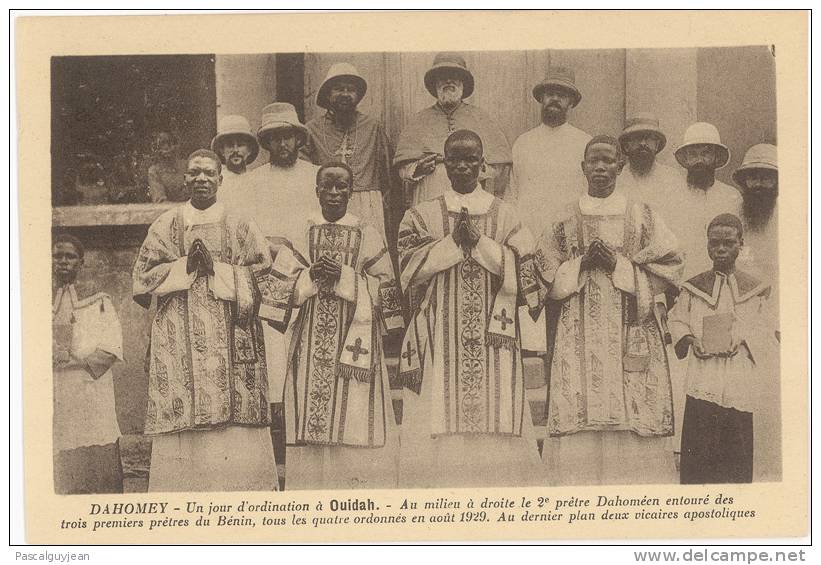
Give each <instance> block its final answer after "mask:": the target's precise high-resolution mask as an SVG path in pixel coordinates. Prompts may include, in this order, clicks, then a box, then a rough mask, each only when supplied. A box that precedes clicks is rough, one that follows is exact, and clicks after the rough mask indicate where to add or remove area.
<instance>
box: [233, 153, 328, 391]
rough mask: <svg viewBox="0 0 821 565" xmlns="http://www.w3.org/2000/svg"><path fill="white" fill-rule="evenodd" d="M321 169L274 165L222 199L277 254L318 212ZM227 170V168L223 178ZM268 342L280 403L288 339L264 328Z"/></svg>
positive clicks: (272, 383)
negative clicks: (254, 226) (253, 225)
mask: <svg viewBox="0 0 821 565" xmlns="http://www.w3.org/2000/svg"><path fill="white" fill-rule="evenodd" d="M317 170H319V167H317V166H316V165H312V164H311V163H308V162H307V161H303V160H302V159H297V160H296V163H294V165H293V166H291V167H287V168H286V167H278V166H274V165H272V164H270V163H266V164H264V165H261V166H259V167H257V168H255V169H253V170H251V171H248V172H246V173H245V174H243V175H235V176H237V180H236V181H235V182H234V183H232V184H231V186H230V188H229V187H226V186H225V180H223V186H222V187H221V188H220V193H219V198H220V202H222V203H223V204H224V205H225V207H226V209H227V210H230V211H234V212H236V213H237V214H239V215H240V216H242V217H244V218H248V219H251V220H254V221H255V222H256V223H257V225H258V226H259V229H260V230H262V233H263V234H265V237H266V238H267V239H268V241H269V242H270V243H271V245H272V249H273V251H276V250H277V249H278V248H279V247H280V245H282V243H283V241H284V240H287V241H293V240H297V239H299V237H300V235H301V234H302V231H303V229H304V228H305V217H306V214H310V213H313V212H315V211H317V210H318V205H317V200H316V194H315V193H314V190H315V187H316V172H317ZM225 174H226V169H225V168H223V176H225ZM262 331H263V336H264V338H265V358H266V361H267V366H268V393H269V394H270V401H271V402H280V401H281V400H282V394H283V391H284V389H285V368H286V362H287V358H288V338H287V336H285V335H283V334H282V333H280V332H277V331H276V330H274V329H273V328H271V327H270V326H269V325H268V324H263V326H262Z"/></svg>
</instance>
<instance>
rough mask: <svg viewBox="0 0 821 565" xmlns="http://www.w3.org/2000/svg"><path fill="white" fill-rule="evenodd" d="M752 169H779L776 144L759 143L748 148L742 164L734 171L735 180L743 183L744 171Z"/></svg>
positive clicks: (737, 182) (739, 183)
mask: <svg viewBox="0 0 821 565" xmlns="http://www.w3.org/2000/svg"><path fill="white" fill-rule="evenodd" d="M751 169H769V170H771V171H778V154H777V150H776V148H775V145H771V144H769V143H759V144H758V145H753V146H752V147H750V148H749V149H747V152H746V153H745V154H744V161H742V163H741V166H740V167H738V168H737V169H736V170H735V171H734V172H733V181H734V182H735V183H736V184H738V185H741V184H742V183H743V180H744V178H743V177H744V173H745V172H746V171H749V170H751Z"/></svg>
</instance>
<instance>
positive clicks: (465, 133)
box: [445, 129, 485, 155]
mask: <svg viewBox="0 0 821 565" xmlns="http://www.w3.org/2000/svg"><path fill="white" fill-rule="evenodd" d="M460 142H461V143H475V144H476V145H478V146H479V151H480V152H481V153H482V154H484V152H485V148H484V146H483V145H482V138H481V137H479V134H478V133H476V132H475V131H471V130H469V129H458V130H456V131H455V132H453V133H452V134H450V135H449V136H448V138H447V139H446V140H445V155H447V154H448V152H449V150H450V148H451V147H452V146H453V145H454V144H456V143H460Z"/></svg>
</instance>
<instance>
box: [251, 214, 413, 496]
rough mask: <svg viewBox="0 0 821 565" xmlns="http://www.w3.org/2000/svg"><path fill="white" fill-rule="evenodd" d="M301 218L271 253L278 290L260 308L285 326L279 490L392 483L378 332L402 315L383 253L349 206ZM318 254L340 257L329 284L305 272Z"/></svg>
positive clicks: (391, 428)
mask: <svg viewBox="0 0 821 565" xmlns="http://www.w3.org/2000/svg"><path fill="white" fill-rule="evenodd" d="M303 226H304V227H303V230H302V237H300V238H299V239H298V240H296V241H294V242H293V247H287V246H286V247H283V248H281V249H280V251H279V253H278V254H277V257H276V260H275V262H274V269H273V277H274V279H275V281H276V282H275V283H274V286H275V287H276V290H275V292H274V294H273V295H272V296H270V297H267V298H266V297H263V305H262V307H261V312H263V311H268V312H272V313H273V316H274V318H276V319H278V320H279V321H280V323H279V324H278V328H279V329H280V330H281V329H284V328H285V327H289V326H290V329H289V330H288V335H289V336H290V340H291V341H290V347H289V353H288V370H287V374H286V380H285V395H284V402H285V430H286V441H287V445H288V448H287V452H286V467H287V470H286V488H288V489H318V488H357V487H359V488H391V487H395V486H396V453H397V449H398V433H397V430H396V420H395V419H394V415H393V408H392V404H391V397H390V385H389V383H388V372H387V369H386V367H385V359H384V354H383V351H382V334H383V333H384V332H386V331H389V330H393V329H399V328H401V327H402V325H403V322H402V312H401V301H400V300H399V290H398V288H397V287H396V283H395V280H394V274H393V267H392V265H391V261H390V255H388V252H387V248H386V246H385V243H384V240H383V238H382V236H381V235H380V233H379V232H378V231H377V230H376V229H375V228H373V227H371V226H370V225H366V224H363V223H362V221H361V220H360V219H359V218H358V217H356V216H355V215H353V214H351V213H348V214H346V215H345V216H344V217H343V218H341V219H340V220H338V221H336V222H328V221H326V220H325V219H324V218H323V217H322V214H321V212H320V213H314V214H312V215H310V216H309V217H308V219H307V221H306V220H304V219H303ZM321 256H329V257H331V258H333V259H335V260H337V261H339V262H341V263H342V265H343V266H342V274H341V276H340V279H339V281H337V282H336V283H335V284H334V285H333V287H323V286H322V283H321V282H320V283H319V284H318V283H317V282H314V281H313V280H311V277H310V273H309V269H308V267H309V265H310V264H312V263H314V262H316V261H317V260H318V259H319V258H320V257H321ZM297 307H298V308H299V314H298V316H297V317H296V320H295V321H294V322H293V323H291V319H292V316H293V313H294V309H295V308H297Z"/></svg>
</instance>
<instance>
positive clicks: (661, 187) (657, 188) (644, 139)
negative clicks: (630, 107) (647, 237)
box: [616, 112, 680, 223]
mask: <svg viewBox="0 0 821 565" xmlns="http://www.w3.org/2000/svg"><path fill="white" fill-rule="evenodd" d="M619 145H620V146H621V150H622V152H623V154H624V155H626V156H627V165H628V166H627V167H626V169H625V170H624V171H623V172H622V174H621V175H620V176H619V180H618V186H617V187H616V190H619V191H621V192H623V193H624V195H625V196H626V197H628V198H632V199H635V200H640V201H642V202H646V203H647V204H649V205H650V207H651V208H652V209H653V210H654V211H655V212H657V213H658V214H659V215H661V217H662V218H664V219H665V221H668V220H667V218H668V217H669V216H671V215H673V214H678V213H680V210H676V209H674V208H672V207H671V205H672V204H673V202H674V199H673V198H672V197H673V193H674V191H675V187H676V186H677V185H678V181H679V177H678V174H676V171H674V170H673V169H672V168H670V167H668V166H666V165H663V164H661V163H659V162H658V159H656V156H657V155H658V154H659V153H661V152H662V151H663V150H664V147H665V146H666V145H667V136H666V135H664V132H663V131H661V128H660V127H659V121H658V118H656V117H655V116H654V115H653V114H651V113H649V112H638V113H636V114H635V115H633V116H632V117H630V118H628V119H627V121H626V122H625V124H624V129H623V130H622V132H621V135H619ZM668 223H669V221H668Z"/></svg>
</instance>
